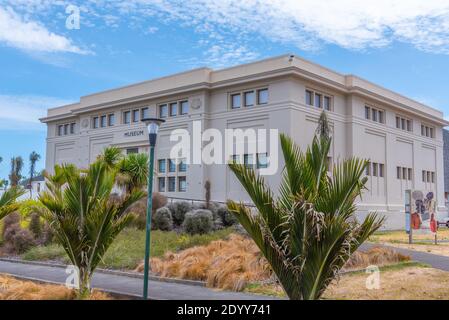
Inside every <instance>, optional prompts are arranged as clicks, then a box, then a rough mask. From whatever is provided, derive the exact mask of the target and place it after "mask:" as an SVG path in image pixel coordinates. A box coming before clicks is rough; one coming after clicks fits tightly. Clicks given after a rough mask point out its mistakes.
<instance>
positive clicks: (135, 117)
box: [133, 109, 140, 122]
mask: <svg viewBox="0 0 449 320" xmlns="http://www.w3.org/2000/svg"><path fill="white" fill-rule="evenodd" d="M139 116H140V111H139V109H136V110H133V122H139Z"/></svg>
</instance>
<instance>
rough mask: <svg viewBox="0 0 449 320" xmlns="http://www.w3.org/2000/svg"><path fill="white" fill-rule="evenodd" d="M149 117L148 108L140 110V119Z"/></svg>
mask: <svg viewBox="0 0 449 320" xmlns="http://www.w3.org/2000/svg"><path fill="white" fill-rule="evenodd" d="M149 117H150V108H148V107H145V108H142V119H148V118H149Z"/></svg>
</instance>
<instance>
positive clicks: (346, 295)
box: [245, 262, 449, 300]
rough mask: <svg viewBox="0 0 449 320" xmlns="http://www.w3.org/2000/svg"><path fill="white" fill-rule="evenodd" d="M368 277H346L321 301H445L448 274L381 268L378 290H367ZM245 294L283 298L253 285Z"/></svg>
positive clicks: (408, 265)
mask: <svg viewBox="0 0 449 320" xmlns="http://www.w3.org/2000/svg"><path fill="white" fill-rule="evenodd" d="M368 276H369V274H366V273H364V272H355V273H350V274H345V275H342V276H341V277H340V279H339V280H338V281H334V282H333V283H332V284H331V285H330V286H329V287H328V288H327V290H326V292H325V293H324V295H323V297H322V298H323V299H331V300H409V299H410V300H426V299H429V300H447V299H449V291H448V290H447V288H448V286H449V272H445V271H442V270H438V269H433V268H430V267H428V266H426V265H423V264H420V263H416V262H405V263H399V264H396V265H391V266H386V267H382V268H380V288H379V289H371V290H369V289H367V288H366V280H367V277H368ZM245 291H246V292H249V293H255V294H265V295H270V296H275V297H281V298H285V294H284V292H283V291H282V288H281V287H279V286H274V285H267V284H259V283H253V284H251V285H248V286H247V288H246V289H245Z"/></svg>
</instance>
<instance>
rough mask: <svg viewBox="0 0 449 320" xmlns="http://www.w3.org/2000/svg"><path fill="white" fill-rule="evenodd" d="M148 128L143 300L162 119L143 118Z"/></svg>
mask: <svg viewBox="0 0 449 320" xmlns="http://www.w3.org/2000/svg"><path fill="white" fill-rule="evenodd" d="M142 122H144V123H145V124H146V126H147V128H148V134H149V140H150V163H149V172H148V195H147V221H146V234H145V261H144V271H143V272H144V274H143V298H144V299H145V300H146V299H148V275H149V272H150V242H151V241H150V240H151V238H150V233H151V212H152V209H153V171H154V147H155V146H156V138H157V133H158V131H159V126H160V125H161V123H163V122H165V120H163V119H157V118H145V119H142Z"/></svg>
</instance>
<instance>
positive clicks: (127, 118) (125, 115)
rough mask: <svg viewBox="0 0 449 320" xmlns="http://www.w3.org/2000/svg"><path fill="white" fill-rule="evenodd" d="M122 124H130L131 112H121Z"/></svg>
mask: <svg viewBox="0 0 449 320" xmlns="http://www.w3.org/2000/svg"><path fill="white" fill-rule="evenodd" d="M123 123H124V124H130V123H131V111H125V112H123Z"/></svg>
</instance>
